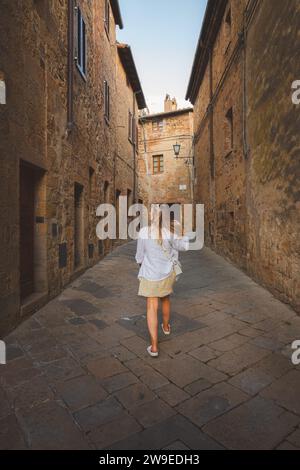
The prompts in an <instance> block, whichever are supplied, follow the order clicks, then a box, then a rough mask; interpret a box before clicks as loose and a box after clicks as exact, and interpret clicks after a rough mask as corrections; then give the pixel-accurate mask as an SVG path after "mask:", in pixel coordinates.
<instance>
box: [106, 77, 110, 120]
mask: <svg viewBox="0 0 300 470" xmlns="http://www.w3.org/2000/svg"><path fill="white" fill-rule="evenodd" d="M107 111H108V116H107V117H108V119H109V118H110V89H109V85H107Z"/></svg>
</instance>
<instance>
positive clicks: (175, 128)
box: [139, 109, 193, 204]
mask: <svg viewBox="0 0 300 470" xmlns="http://www.w3.org/2000/svg"><path fill="white" fill-rule="evenodd" d="M192 115H193V112H192V110H191V109H190V110H187V111H184V112H181V111H180V110H179V111H174V112H173V113H170V114H169V113H161V114H158V115H148V116H145V117H143V118H140V125H139V175H140V181H141V180H142V181H143V186H142V187H140V192H141V195H142V199H143V200H145V201H147V203H148V204H151V203H154V204H155V203H166V204H168V203H190V202H191V201H192V198H193V184H192V181H193V174H192V166H191V165H187V164H185V159H183V158H179V159H177V160H176V159H175V155H174V150H173V145H174V144H176V142H178V143H179V144H180V145H181V150H180V157H192V156H193V145H192V141H193V117H192ZM159 121H161V122H162V123H163V124H162V127H161V128H160V127H159V126H158V127H157V126H156V124H155V123H156V122H159ZM153 123H154V124H153ZM154 155H163V161H164V171H163V172H161V173H158V174H154V172H153V156H154ZM189 163H190V164H191V160H189Z"/></svg>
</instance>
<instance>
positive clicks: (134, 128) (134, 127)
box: [132, 116, 136, 144]
mask: <svg viewBox="0 0 300 470" xmlns="http://www.w3.org/2000/svg"><path fill="white" fill-rule="evenodd" d="M135 136H136V123H135V117H134V116H132V143H133V144H135Z"/></svg>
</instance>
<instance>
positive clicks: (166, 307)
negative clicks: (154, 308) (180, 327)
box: [161, 295, 171, 331]
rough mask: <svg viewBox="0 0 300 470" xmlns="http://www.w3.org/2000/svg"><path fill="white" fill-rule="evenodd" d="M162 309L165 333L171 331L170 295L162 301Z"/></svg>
mask: <svg viewBox="0 0 300 470" xmlns="http://www.w3.org/2000/svg"><path fill="white" fill-rule="evenodd" d="M161 307H162V317H163V327H164V330H165V331H169V324H170V310H171V304H170V296H169V295H167V296H166V297H163V298H162V299H161Z"/></svg>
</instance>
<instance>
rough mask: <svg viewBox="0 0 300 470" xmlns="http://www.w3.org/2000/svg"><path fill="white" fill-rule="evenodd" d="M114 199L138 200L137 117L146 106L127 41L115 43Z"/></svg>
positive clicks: (129, 203)
mask: <svg viewBox="0 0 300 470" xmlns="http://www.w3.org/2000/svg"><path fill="white" fill-rule="evenodd" d="M117 48H118V60H117V96H118V97H119V103H118V107H117V109H118V116H117V129H118V132H117V150H116V175H115V188H116V189H115V192H116V199H118V197H119V196H127V198H128V205H131V204H133V203H135V202H138V199H139V191H138V164H137V162H138V119H139V112H140V110H142V109H145V108H146V101H145V97H144V94H143V91H142V87H141V83H140V80H139V76H138V73H137V70H136V66H135V63H134V59H133V55H132V51H131V48H130V46H128V44H118V45H117Z"/></svg>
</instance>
